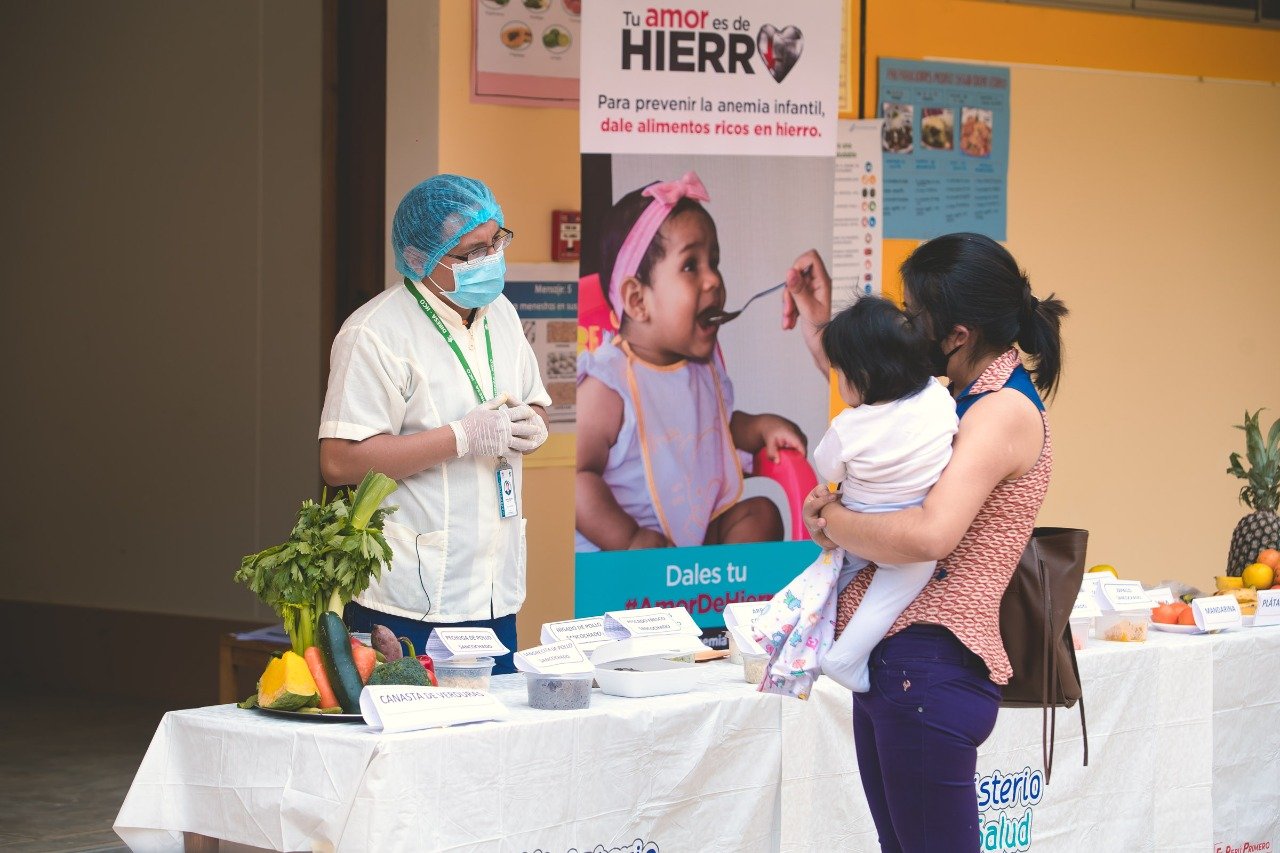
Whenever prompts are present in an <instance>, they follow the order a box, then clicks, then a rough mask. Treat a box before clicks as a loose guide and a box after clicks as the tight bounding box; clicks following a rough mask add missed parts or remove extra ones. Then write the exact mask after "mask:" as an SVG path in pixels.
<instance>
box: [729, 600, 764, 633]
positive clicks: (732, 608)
mask: <svg viewBox="0 0 1280 853" xmlns="http://www.w3.org/2000/svg"><path fill="white" fill-rule="evenodd" d="M768 606H769V602H768V600H765V601H742V602H739V603H737V604H730V605H727V606H726V607H725V609H724V626H725V627H726V628H735V627H736V628H742V629H743V630H745V631H746V632H747V633H748V634H749V633H751V623H752V622H754V621H755V619H756V617H757V616H759V615H760V614H761V613H763V612H764V610H765V608H766V607H768Z"/></svg>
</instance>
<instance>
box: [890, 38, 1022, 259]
mask: <svg viewBox="0 0 1280 853" xmlns="http://www.w3.org/2000/svg"><path fill="white" fill-rule="evenodd" d="M879 68H880V87H879V98H878V105H877V108H878V110H879V114H880V117H881V118H882V119H883V120H884V127H883V130H882V132H881V148H882V149H883V151H884V222H885V225H884V227H885V236H886V237H888V238H890V239H908V240H927V239H929V238H930V237H936V236H938V235H939V234H948V233H951V232H953V231H976V232H978V233H981V234H985V235H987V236H988V237H990V238H992V239H993V240H1003V239H1005V219H1006V207H1007V205H1006V199H1007V196H1008V172H1009V69H1008V68H1000V67H994V66H990V65H963V64H957V63H945V62H915V61H908V60H902V59H881V60H880V65H879Z"/></svg>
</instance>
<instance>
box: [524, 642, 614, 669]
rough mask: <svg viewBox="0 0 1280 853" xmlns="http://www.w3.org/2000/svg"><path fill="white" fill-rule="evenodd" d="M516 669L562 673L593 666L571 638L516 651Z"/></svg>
mask: <svg viewBox="0 0 1280 853" xmlns="http://www.w3.org/2000/svg"><path fill="white" fill-rule="evenodd" d="M515 664H516V669H518V670H519V671H520V672H540V673H544V674H555V675H564V674H568V673H571V672H591V671H592V669H594V667H593V666H592V665H591V662H590V661H588V660H587V656H586V655H584V654H583V653H582V649H581V648H579V647H578V646H577V645H576V644H575V643H574V642H573V641H572V640H565V641H563V642H560V643H554V644H552V645H548V646H535V647H533V648H532V649H525V650H524V651H522V652H516V656H515Z"/></svg>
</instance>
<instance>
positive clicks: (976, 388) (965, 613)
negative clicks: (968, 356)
mask: <svg viewBox="0 0 1280 853" xmlns="http://www.w3.org/2000/svg"><path fill="white" fill-rule="evenodd" d="M1019 368H1021V361H1020V359H1019V358H1018V351H1017V350H1014V349H1010V350H1009V351H1008V352H1006V353H1004V354H1003V355H1001V356H1000V357H999V358H997V359H996V360H995V361H993V362H992V363H991V364H990V365H988V366H987V369H986V370H984V371H983V372H982V375H981V376H979V377H978V378H977V379H976V380H975V381H974V383H973V384H972V385H971V386H970V387H969V388H967V389H965V394H966V395H968V396H974V395H978V394H983V393H986V392H988V391H998V390H999V389H1001V388H1003V387H1004V386H1005V385H1006V384H1007V383H1009V382H1010V379H1011V378H1012V377H1014V373H1015V370H1019ZM1019 372H1020V373H1021V374H1022V376H1025V375H1026V374H1025V371H1019ZM1015 381H1016V380H1015ZM962 405H963V400H962ZM1040 416H1041V419H1042V420H1043V422H1044V447H1043V448H1042V449H1041V451H1040V458H1039V459H1037V460H1036V464H1035V465H1033V466H1032V467H1031V470H1029V471H1027V473H1025V474H1023V475H1022V476H1021V477H1019V478H1017V479H1016V480H1005V481H1002V482H1000V483H999V484H997V485H996V487H995V488H994V489H992V490H991V494H990V495H988V496H987V499H986V501H985V502H984V503H983V504H982V508H981V509H979V510H978V515H977V517H976V518H974V520H973V523H972V524H970V525H969V529H968V530H967V531H965V534H964V537H963V538H961V540H960V544H959V545H957V546H956V548H955V550H954V551H952V552H951V553H950V554H948V555H947V556H946V557H944V558H943V559H941V560H939V561H938V567H937V570H936V571H935V572H934V576H933V579H932V580H930V581H929V583H928V584H926V585H925V588H924V589H923V590H921V592H920V594H919V595H918V596H916V599H915V601H913V602H911V604H910V605H908V607H907V609H906V610H904V611H903V612H902V614H901V615H900V616H899V617H898V621H896V622H894V623H893V627H892V628H890V629H889V633H888V634H886V635H885V636H893V635H894V634H896V633H898V632H899V631H901V630H902V629H903V628H906V627H907V626H908V625H914V624H931V625H942V626H943V627H945V628H947V629H949V630H950V631H951V633H953V634H955V635H956V637H957V638H958V639H959V640H960V642H962V643H964V644H965V646H967V647H968V648H969V649H970V650H971V651H973V653H974V654H976V655H977V656H978V657H980V658H982V660H983V662H985V663H986V665H987V668H988V669H989V670H990V671H991V680H992V681H993V682H995V683H996V684H1008V683H1009V678H1010V676H1012V675H1013V668H1012V667H1011V666H1010V665H1009V658H1008V656H1007V655H1006V654H1005V651H1004V642H1003V641H1002V640H1001V639H1000V599H1001V597H1002V596H1003V595H1004V590H1005V587H1007V586H1008V585H1009V579H1010V578H1011V577H1013V570H1014V569H1015V568H1017V565H1018V559H1019V558H1020V557H1021V556H1022V551H1023V549H1024V548H1025V547H1026V544H1027V540H1028V539H1029V538H1030V537H1031V529H1032V528H1033V527H1034V526H1035V521H1036V514H1037V513H1038V512H1039V511H1040V506H1041V504H1043V503H1044V496H1045V492H1047V491H1048V489H1049V475H1050V473H1051V472H1052V470H1053V445H1052V444H1051V442H1050V440H1049V421H1048V418H1046V417H1045V415H1044V412H1043V410H1042V411H1041V415H1040ZM874 571H875V570H874V568H872V569H869V570H866V571H862V572H859V573H858V574H857V576H856V577H855V578H854V579H853V581H852V582H850V584H849V585H848V586H847V587H845V590H844V592H843V593H841V595H840V601H839V605H838V607H837V611H836V631H837V633H838V632H840V631H843V630H844V626H845V625H846V624H847V623H848V621H849V617H851V616H852V615H853V611H854V610H855V609H856V608H857V606H858V603H859V602H860V601H862V596H863V595H865V594H866V591H867V586H868V585H869V584H870V583H871V576H872V574H874Z"/></svg>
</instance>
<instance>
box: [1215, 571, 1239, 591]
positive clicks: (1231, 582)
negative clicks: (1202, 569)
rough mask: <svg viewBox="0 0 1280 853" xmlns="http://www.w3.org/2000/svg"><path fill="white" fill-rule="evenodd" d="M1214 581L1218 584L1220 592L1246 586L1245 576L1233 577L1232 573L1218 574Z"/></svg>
mask: <svg viewBox="0 0 1280 853" xmlns="http://www.w3.org/2000/svg"><path fill="white" fill-rule="evenodd" d="M1213 582H1214V583H1215V584H1217V585H1218V592H1226V591H1227V590H1231V589H1242V588H1243V587H1244V578H1237V577H1231V576H1230V575H1218V576H1217V577H1216V578H1214V579H1213Z"/></svg>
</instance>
